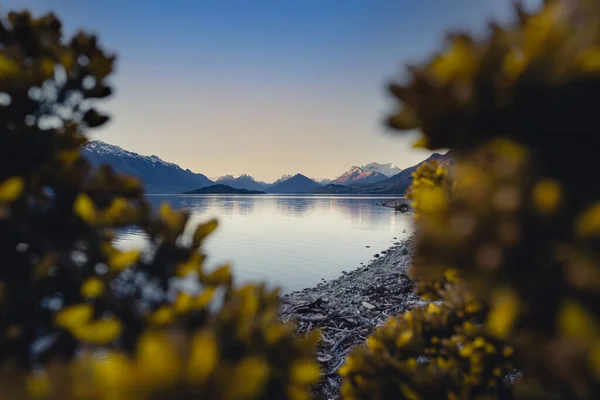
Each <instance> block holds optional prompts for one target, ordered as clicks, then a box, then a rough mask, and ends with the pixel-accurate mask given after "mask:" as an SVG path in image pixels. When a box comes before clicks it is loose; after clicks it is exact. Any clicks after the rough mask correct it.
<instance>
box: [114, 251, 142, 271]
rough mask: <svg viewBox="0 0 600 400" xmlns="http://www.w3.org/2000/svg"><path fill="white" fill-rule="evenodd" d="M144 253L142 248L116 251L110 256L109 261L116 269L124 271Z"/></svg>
mask: <svg viewBox="0 0 600 400" xmlns="http://www.w3.org/2000/svg"><path fill="white" fill-rule="evenodd" d="M141 255H142V252H141V251H140V250H128V251H118V250H117V251H115V252H114V254H112V255H111V256H110V259H109V261H108V263H109V264H110V266H111V267H112V268H113V269H114V270H116V271H122V270H124V269H125V268H127V267H129V266H130V265H131V264H133V263H135V262H137V261H138V260H139V258H140V256H141Z"/></svg>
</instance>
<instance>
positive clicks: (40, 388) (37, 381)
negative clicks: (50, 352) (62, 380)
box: [25, 373, 52, 399]
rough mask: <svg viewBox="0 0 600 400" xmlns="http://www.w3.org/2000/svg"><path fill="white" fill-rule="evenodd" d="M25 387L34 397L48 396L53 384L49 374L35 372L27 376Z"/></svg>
mask: <svg viewBox="0 0 600 400" xmlns="http://www.w3.org/2000/svg"><path fill="white" fill-rule="evenodd" d="M25 389H26V391H27V394H29V396H31V397H32V398H34V399H36V398H46V397H47V396H48V395H49V394H50V392H51V390H52V384H51V382H50V378H49V377H48V375H47V374H45V373H35V374H32V375H30V376H28V377H27V381H26V383H25Z"/></svg>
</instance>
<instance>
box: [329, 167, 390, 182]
mask: <svg viewBox="0 0 600 400" xmlns="http://www.w3.org/2000/svg"><path fill="white" fill-rule="evenodd" d="M387 178H389V176H387V175H384V174H382V173H381V172H377V171H372V170H371V171H369V170H367V169H364V168H361V167H356V166H354V167H352V168H350V170H349V171H348V172H345V173H343V174H342V175H340V176H338V177H337V178H336V179H334V180H333V181H331V182H330V184H333V185H352V184H354V183H365V184H366V183H375V182H379V181H382V180H384V179H387Z"/></svg>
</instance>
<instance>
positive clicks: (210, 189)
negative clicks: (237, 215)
mask: <svg viewBox="0 0 600 400" xmlns="http://www.w3.org/2000/svg"><path fill="white" fill-rule="evenodd" d="M184 194H265V192H261V191H260V190H246V189H237V188H233V187H231V186H227V185H223V184H217V185H211V186H207V187H203V188H200V189H194V190H190V191H187V192H185V193H184Z"/></svg>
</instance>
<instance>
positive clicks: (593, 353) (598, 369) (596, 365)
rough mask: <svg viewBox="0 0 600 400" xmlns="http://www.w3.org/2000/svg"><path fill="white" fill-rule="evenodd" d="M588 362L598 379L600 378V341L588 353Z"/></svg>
mask: <svg viewBox="0 0 600 400" xmlns="http://www.w3.org/2000/svg"><path fill="white" fill-rule="evenodd" d="M588 363H589V365H590V368H591V369H592V372H593V373H594V375H596V379H598V380H600V342H596V343H595V344H594V345H593V346H592V349H591V350H590V352H589V354H588Z"/></svg>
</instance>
